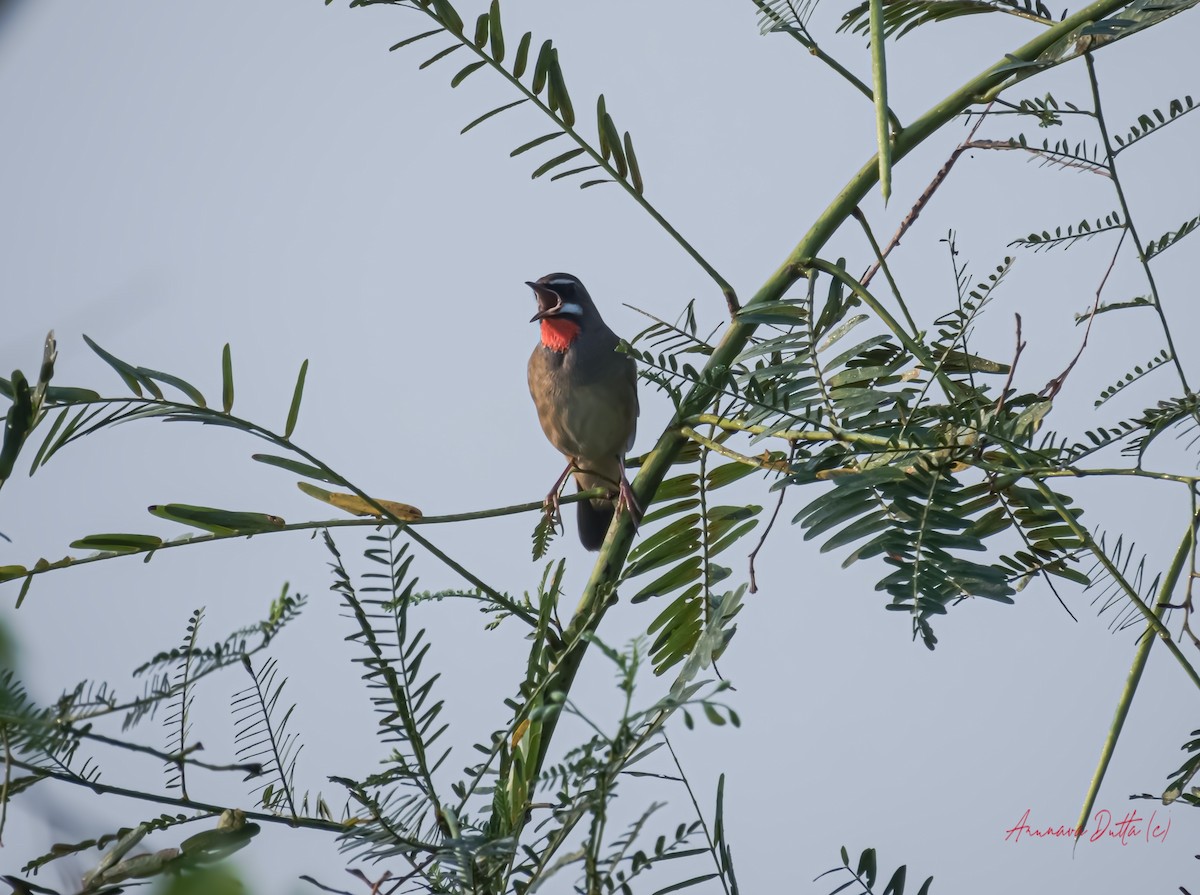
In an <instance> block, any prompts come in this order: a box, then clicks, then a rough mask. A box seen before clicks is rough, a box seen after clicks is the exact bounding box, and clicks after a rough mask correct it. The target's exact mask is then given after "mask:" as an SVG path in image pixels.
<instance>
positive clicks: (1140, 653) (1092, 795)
mask: <svg viewBox="0 0 1200 895" xmlns="http://www.w3.org/2000/svg"><path fill="white" fill-rule="evenodd" d="M1197 524H1200V514H1195V513H1193V515H1192V519H1191V521H1190V522H1189V523H1188V528H1187V531H1186V532H1185V533H1184V536H1183V540H1182V541H1180V543H1179V548H1178V549H1177V550H1176V551H1175V558H1174V559H1173V560H1172V561H1171V565H1170V568H1168V569H1167V574H1166V577H1164V578H1163V582H1162V585H1161V586H1160V587H1159V589H1158V599H1157V600H1155V602H1154V620H1155V621H1156V622H1157V627H1161V626H1162V617H1163V615H1164V614H1165V613H1166V611H1167V606H1168V604H1169V603H1170V602H1171V595H1172V594H1173V593H1174V592H1175V585H1176V584H1177V583H1178V581H1179V575H1180V573H1181V572H1182V571H1183V567H1184V564H1185V563H1186V562H1187V559H1188V556H1189V555H1191V553H1192V551H1193V549H1194V548H1195V544H1196V526H1197ZM1155 633H1156V625H1155V624H1154V623H1151V622H1150V621H1149V620H1147V624H1146V630H1145V631H1144V632H1143V634H1142V637H1141V640H1140V641H1139V643H1138V648H1137V652H1135V653H1134V656H1133V664H1132V665H1130V667H1129V674H1127V675H1126V676H1125V686H1124V687H1122V688H1121V697H1120V699H1118V700H1117V708H1116V711H1115V712H1114V713H1113V721H1112V724H1111V725H1110V726H1109V729H1108V736H1106V737H1105V738H1104V745H1103V746H1102V747H1101V749H1100V761H1099V763H1098V764H1097V765H1096V772H1095V773H1094V774H1093V775H1092V782H1091V784H1090V785H1089V786H1088V791H1087V795H1086V796H1085V797H1084V800H1083V809H1082V810H1081V811H1080V812H1079V820H1078V821H1077V822H1076V824H1075V829H1076V830H1079V831H1082V830H1083V828H1084V827H1085V826H1086V824H1087V820H1088V816H1089V815H1090V814H1091V813H1092V808H1093V806H1094V805H1095V804H1096V797H1097V796H1098V795H1099V794H1100V784H1101V783H1102V782H1103V780H1104V776H1105V774H1106V773H1107V772H1108V766H1109V764H1110V763H1111V762H1112V757H1113V753H1114V752H1115V751H1116V748H1117V740H1118V739H1119V738H1120V736H1121V730H1122V729H1123V728H1124V727H1125V719H1126V718H1127V717H1128V716H1129V708H1130V706H1132V705H1133V697H1134V694H1135V693H1136V692H1137V688H1138V684H1139V683H1140V682H1141V679H1142V672H1143V671H1145V670H1146V661H1147V660H1148V659H1149V658H1150V650H1151V648H1153V646H1154V641H1155V640H1157V639H1158V637H1156V636H1155ZM1167 643H1172V641H1171V640H1170V638H1169V637H1168V638H1167ZM1079 836H1080V833H1076V835H1075V841H1076V842H1078V841H1079Z"/></svg>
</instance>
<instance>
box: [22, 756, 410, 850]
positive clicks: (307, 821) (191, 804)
mask: <svg viewBox="0 0 1200 895" xmlns="http://www.w3.org/2000/svg"><path fill="white" fill-rule="evenodd" d="M12 764H13V766H14V767H17V768H20V769H21V770H23V771H30V772H31V773H33V774H36V775H37V776H39V777H49V778H51V779H53V780H59V781H61V782H63V783H74V784H75V785H76V786H82V787H84V788H85V789H90V790H91V791H92V792H94V793H97V794H98V795H114V796H124V797H126V798H129V799H137V800H139V801H142V802H155V803H157V804H159V805H174V806H176V807H179V808H190V809H192V810H194V811H204V812H207V813H209V814H212V815H213V816H220V814H221V812H223V811H224V810H225V808H226V807H227V806H223V805H212V804H209V803H207V802H197V801H196V800H195V799H180V798H175V797H174V796H163V795H158V794H157V793H152V792H142V791H141V790H137V789H127V788H126V787H124V786H112V785H110V784H108V783H101V782H99V781H98V780H86V779H84V778H83V777H80V776H78V775H77V774H68V773H66V772H64V771H55V770H53V769H51V768H45V767H42V766H40V765H36V764H32V763H30V762H25V761H21V760H20V759H18V758H14V759H13V760H12ZM244 813H245V815H246V817H247V819H249V820H256V821H262V822H264V823H272V824H286V825H287V826H289V827H305V828H306V829H309V830H322V831H324V832H326V833H344V832H345V831H346V827H345V825H343V824H340V823H337V822H336V821H330V820H322V819H321V818H319V817H285V816H283V815H281V814H267V813H264V812H261V811H246V812H244ZM416 846H421V847H425V846H423V845H422V844H421V843H416V844H415V846H414V847H416Z"/></svg>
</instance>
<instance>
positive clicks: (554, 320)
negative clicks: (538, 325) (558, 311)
mask: <svg viewBox="0 0 1200 895" xmlns="http://www.w3.org/2000/svg"><path fill="white" fill-rule="evenodd" d="M578 335H579V324H578V323H576V322H575V321H574V320H568V319H566V318H565V317H545V318H543V319H542V344H543V345H545V346H546V347H547V348H549V349H550V350H551V351H559V352H561V351H566V350H567V349H568V348H570V347H571V343H572V342H574V341H575V337H576V336H578Z"/></svg>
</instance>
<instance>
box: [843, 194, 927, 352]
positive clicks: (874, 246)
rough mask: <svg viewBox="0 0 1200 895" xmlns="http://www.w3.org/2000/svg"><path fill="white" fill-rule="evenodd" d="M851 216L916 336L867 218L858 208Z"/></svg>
mask: <svg viewBox="0 0 1200 895" xmlns="http://www.w3.org/2000/svg"><path fill="white" fill-rule="evenodd" d="M851 214H853V215H854V219H855V220H856V221H858V223H859V224H860V225H861V226H862V228H863V233H865V234H866V235H867V241H868V242H869V243H871V251H873V252H874V253H875V260H876V262H877V263H878V264H879V266H880V267H882V268H883V275H884V276H885V277H887V281H888V285H889V286H891V287H892V295H894V296H896V304H898V305H900V310H901V311H903V312H904V319H905V320H907V321H908V325H909V328H910V329H912V331H913V335H916V334H917V333H918V332H919V330H918V329H917V323H916V321H915V320H913V317H912V314H910V313H909V312H908V305H907V304H905V302H904V298H903V296H901V295H900V286H899V285H898V284H897V283H896V280H895V278H894V277H893V276H892V269H891V268H890V267H888V265H887V259H886V258H885V257H884V254H883V252H882V251H880V249H879V242H878V241H877V240H876V239H875V234H874V232H872V230H871V225H870V224H869V223H867V216H866V215H865V214H863V211H862V209H861V208H858V207H855V209H854V211H852V212H851Z"/></svg>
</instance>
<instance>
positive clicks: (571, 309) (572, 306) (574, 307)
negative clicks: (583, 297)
mask: <svg viewBox="0 0 1200 895" xmlns="http://www.w3.org/2000/svg"><path fill="white" fill-rule="evenodd" d="M558 313H559V314H571V315H572V316H575V317H582V316H583V306H582V305H578V304H576V303H575V302H573V301H568V302H563V304H562V305H561V306H560V307H559V309H558Z"/></svg>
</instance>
